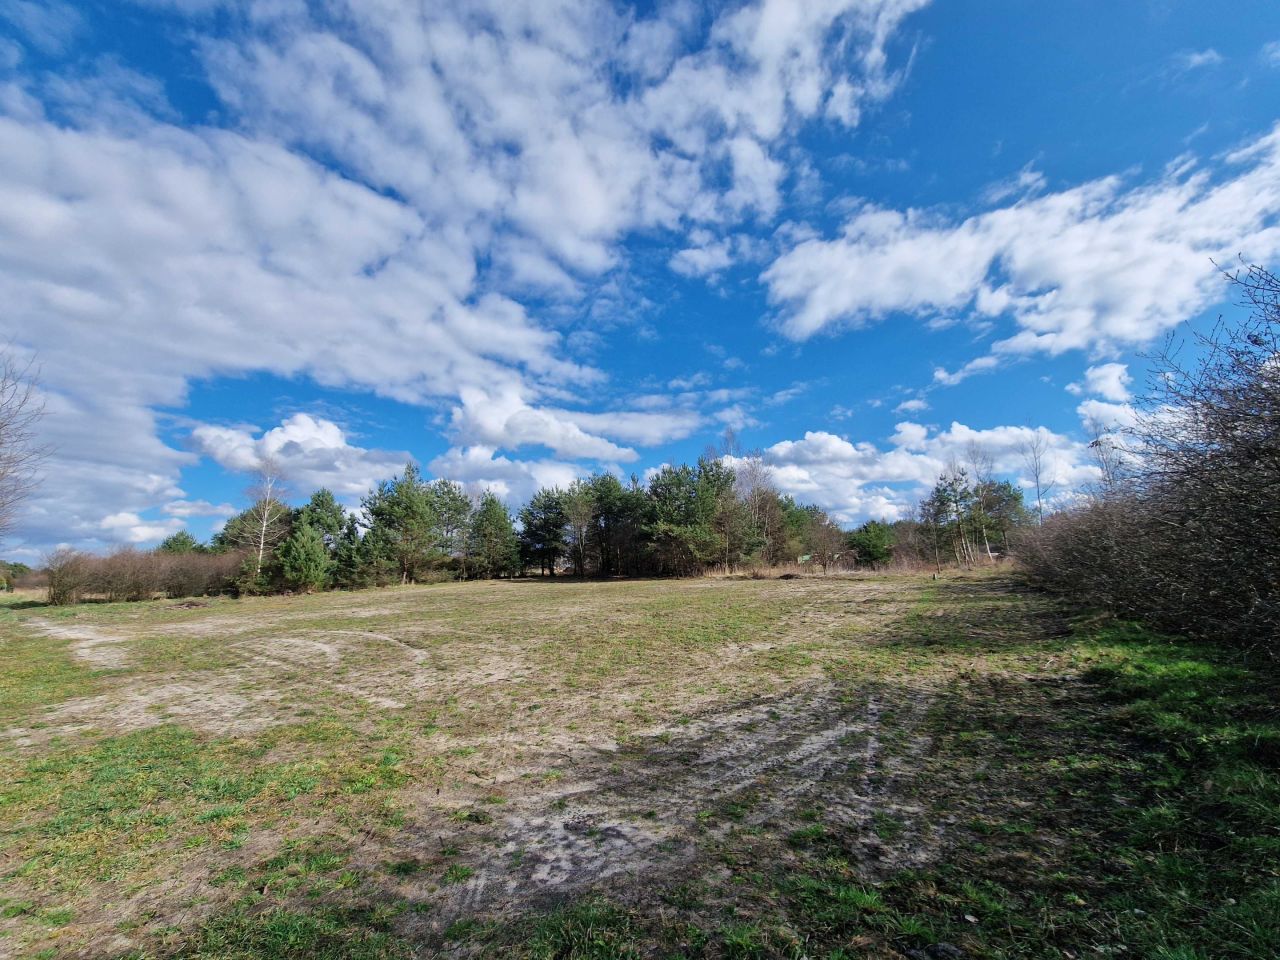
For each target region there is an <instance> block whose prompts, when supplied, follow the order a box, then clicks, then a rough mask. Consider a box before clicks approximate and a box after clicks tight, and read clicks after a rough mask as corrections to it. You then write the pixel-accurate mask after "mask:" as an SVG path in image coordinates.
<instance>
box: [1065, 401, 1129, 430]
mask: <svg viewBox="0 0 1280 960" xmlns="http://www.w3.org/2000/svg"><path fill="white" fill-rule="evenodd" d="M1076 413H1078V414H1079V415H1080V422H1081V424H1082V425H1083V426H1084V428H1085V430H1086V431H1087V432H1089V433H1095V432H1099V433H1111V432H1113V431H1115V430H1119V429H1123V428H1124V427H1131V426H1133V424H1134V423H1135V422H1136V421H1137V417H1138V414H1137V411H1136V410H1134V408H1133V407H1131V406H1130V405H1129V404H1127V403H1108V402H1107V401H1105V400H1096V399H1089V400H1085V401H1084V402H1082V403H1081V404H1080V405H1079V406H1078V407H1076Z"/></svg>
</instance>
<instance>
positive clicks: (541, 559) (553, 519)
mask: <svg viewBox="0 0 1280 960" xmlns="http://www.w3.org/2000/svg"><path fill="white" fill-rule="evenodd" d="M566 523H567V518H566V516H565V511H564V491H562V490H560V489H559V488H556V487H552V488H551V489H546V488H544V489H542V490H539V491H538V492H537V493H535V494H534V495H533V499H532V500H530V501H529V504H528V506H526V507H525V508H524V509H523V510H521V511H520V537H519V544H520V559H521V561H522V562H523V563H526V564H534V563H536V564H537V565H538V567H539V568H540V569H541V571H542V572H543V573H550V574H551V575H552V576H553V577H554V576H555V574H556V561H558V560H559V559H560V558H561V557H562V556H564V552H565V537H564V528H565V524H566Z"/></svg>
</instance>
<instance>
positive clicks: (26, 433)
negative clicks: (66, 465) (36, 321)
mask: <svg viewBox="0 0 1280 960" xmlns="http://www.w3.org/2000/svg"><path fill="white" fill-rule="evenodd" d="M43 415H44V401H43V400H42V399H41V397H40V394H39V391H38V390H37V387H36V377H35V369H34V367H33V366H32V362H31V361H27V362H25V363H24V362H22V361H21V360H18V359H17V358H16V357H14V355H13V352H12V351H10V350H0V537H3V536H4V535H5V534H6V533H8V532H9V531H10V530H12V529H13V524H14V521H15V519H16V516H17V510H18V504H20V503H21V502H22V501H23V500H25V499H26V498H27V497H28V496H29V495H30V493H31V490H32V488H33V487H34V486H35V483H36V479H37V474H38V469H39V466H40V462H41V461H42V460H43V459H44V458H45V456H47V454H48V448H47V447H45V446H43V445H41V444H40V443H39V442H38V441H37V439H36V424H37V423H38V422H39V420H40V418H41V417H42V416H43Z"/></svg>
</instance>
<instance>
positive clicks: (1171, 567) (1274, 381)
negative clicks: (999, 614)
mask: <svg viewBox="0 0 1280 960" xmlns="http://www.w3.org/2000/svg"><path fill="white" fill-rule="evenodd" d="M1236 282H1237V283H1238V284H1239V285H1240V288H1241V289H1242V290H1243V291H1244V293H1245V296H1246V298H1247V301H1248V303H1249V305H1250V306H1251V307H1252V315H1251V317H1250V319H1249V320H1248V321H1247V322H1245V323H1243V324H1241V325H1239V326H1237V327H1226V326H1221V325H1220V326H1219V327H1218V328H1217V329H1216V330H1215V331H1214V332H1213V333H1212V334H1211V335H1209V336H1207V337H1203V338H1200V339H1199V340H1198V341H1197V342H1196V343H1195V344H1193V345H1192V346H1193V347H1194V349H1195V351H1196V353H1197V354H1198V359H1196V360H1195V362H1194V363H1192V364H1189V365H1183V364H1182V363H1180V362H1179V358H1178V355H1177V354H1176V353H1175V352H1174V351H1171V350H1166V351H1165V353H1164V355H1163V357H1162V358H1161V360H1162V362H1161V364H1160V368H1159V369H1158V371H1157V376H1156V377H1155V378H1154V390H1153V396H1152V397H1151V398H1150V399H1149V402H1148V403H1146V404H1144V408H1143V413H1142V414H1141V416H1140V418H1139V421H1138V423H1137V425H1136V426H1135V427H1134V428H1132V429H1131V430H1129V431H1128V432H1127V433H1126V434H1125V436H1124V437H1122V438H1120V440H1119V446H1120V447H1121V449H1122V453H1123V455H1124V456H1123V459H1122V460H1121V461H1120V466H1121V469H1120V470H1119V471H1114V472H1112V473H1111V475H1110V476H1109V481H1110V482H1108V483H1107V484H1106V485H1105V487H1104V488H1103V489H1102V490H1100V491H1098V493H1097V495H1096V496H1094V497H1093V498H1091V500H1090V501H1089V502H1088V503H1087V504H1085V505H1084V506H1081V507H1079V508H1077V509H1075V510H1071V511H1068V512H1065V513H1062V514H1059V515H1057V516H1053V517H1050V518H1049V519H1048V520H1046V522H1045V524H1044V525H1043V527H1041V528H1040V529H1039V530H1038V531H1036V533H1035V534H1034V535H1033V536H1030V537H1028V538H1025V539H1024V542H1023V544H1022V546H1021V547H1020V550H1019V553H1020V555H1021V557H1022V559H1023V561H1024V563H1025V564H1026V566H1027V568H1028V570H1029V572H1030V574H1031V576H1032V577H1033V579H1034V580H1035V581H1037V582H1038V583H1040V584H1042V585H1044V586H1046V587H1048V588H1050V589H1053V590H1057V591H1060V592H1062V593H1065V594H1068V595H1070V596H1073V597H1075V598H1078V599H1079V600H1081V601H1083V602H1086V603H1089V604H1093V605H1097V606H1101V607H1105V608H1107V609H1110V610H1113V611H1116V612H1118V613H1121V614H1125V615H1128V616H1135V617H1140V618H1143V619H1146V620H1149V621H1151V622H1153V623H1155V624H1157V625H1159V626H1161V627H1164V628H1166V629H1169V630H1171V631H1176V632H1179V633H1184V634H1191V635H1196V636H1201V637H1206V638H1211V639H1214V640H1216V641H1219V642H1223V643H1229V644H1232V645H1237V646H1243V647H1261V648H1265V649H1267V650H1268V651H1269V652H1271V653H1272V654H1275V655H1280V360H1278V359H1277V358H1278V357H1280V281H1278V280H1277V278H1276V277H1274V276H1272V275H1271V274H1270V273H1267V272H1266V271H1264V270H1261V269H1259V268H1256V267H1255V268H1251V269H1250V270H1249V271H1248V272H1247V273H1246V274H1244V275H1242V276H1238V277H1237V278H1236ZM1097 442H1098V443H1099V444H1102V445H1104V450H1105V449H1106V448H1105V445H1106V444H1107V443H1108V441H1107V440H1105V439H1102V440H1099V441H1097ZM1113 462H1114V458H1113Z"/></svg>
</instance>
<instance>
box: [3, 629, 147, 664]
mask: <svg viewBox="0 0 1280 960" xmlns="http://www.w3.org/2000/svg"><path fill="white" fill-rule="evenodd" d="M26 623H27V626H29V627H32V628H34V629H35V630H37V631H39V632H40V633H43V634H44V635H45V636H46V637H53V638H55V639H58V640H70V641H71V655H72V656H73V657H75V658H76V659H77V660H82V661H84V662H85V663H87V664H89V665H91V666H93V667H94V668H95V669H98V670H116V669H120V668H122V667H125V666H127V665H128V662H129V651H128V647H127V646H126V643H127V642H128V639H129V638H128V637H123V636H120V635H119V634H114V633H108V632H107V631H104V630H99V629H96V628H93V627H86V626H75V627H64V626H62V625H61V624H56V623H50V622H49V621H48V620H37V619H35V618H31V619H28V620H27V621H26Z"/></svg>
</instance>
